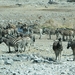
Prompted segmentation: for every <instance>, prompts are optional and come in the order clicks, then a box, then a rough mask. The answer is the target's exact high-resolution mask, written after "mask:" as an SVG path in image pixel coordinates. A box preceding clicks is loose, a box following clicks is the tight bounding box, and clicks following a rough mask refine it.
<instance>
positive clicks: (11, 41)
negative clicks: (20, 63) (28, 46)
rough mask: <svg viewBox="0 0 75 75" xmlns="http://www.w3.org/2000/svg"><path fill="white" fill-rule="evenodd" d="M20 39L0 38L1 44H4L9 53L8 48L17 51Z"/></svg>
mask: <svg viewBox="0 0 75 75" xmlns="http://www.w3.org/2000/svg"><path fill="white" fill-rule="evenodd" d="M20 39H21V38H20V37H19V38H13V37H8V38H7V37H2V38H0V40H1V42H0V43H2V42H4V43H5V44H6V45H7V46H8V48H9V53H10V52H11V49H10V47H14V48H15V51H18V47H19V46H20V44H21V42H20Z"/></svg>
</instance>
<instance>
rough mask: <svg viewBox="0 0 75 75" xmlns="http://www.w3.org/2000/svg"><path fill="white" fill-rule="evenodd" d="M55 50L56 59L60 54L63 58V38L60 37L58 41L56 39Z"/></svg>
mask: <svg viewBox="0 0 75 75" xmlns="http://www.w3.org/2000/svg"><path fill="white" fill-rule="evenodd" d="M53 50H54V52H55V56H56V60H57V57H59V56H60V58H61V51H62V50H63V46H62V41H61V38H59V39H58V40H57V41H54V43H53Z"/></svg>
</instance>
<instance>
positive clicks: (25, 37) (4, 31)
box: [0, 22, 75, 60]
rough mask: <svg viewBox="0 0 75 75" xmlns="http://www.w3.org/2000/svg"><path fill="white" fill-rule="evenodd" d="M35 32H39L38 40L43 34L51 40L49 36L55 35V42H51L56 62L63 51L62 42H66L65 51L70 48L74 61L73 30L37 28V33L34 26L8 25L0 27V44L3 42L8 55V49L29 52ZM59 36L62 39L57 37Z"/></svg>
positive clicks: (74, 42) (74, 43)
mask: <svg viewBox="0 0 75 75" xmlns="http://www.w3.org/2000/svg"><path fill="white" fill-rule="evenodd" d="M37 32H39V39H42V35H43V34H47V35H49V39H52V37H51V35H56V40H55V41H54V42H53V50H54V53H55V55H56V60H57V58H58V57H59V56H61V52H62V50H63V45H62V40H63V41H66V40H68V44H67V49H68V48H69V47H71V48H72V51H73V56H74V58H73V60H75V41H74V40H72V39H73V38H74V36H75V30H73V29H63V28H57V29H49V28H39V30H38V31H37V29H36V28H34V25H33V26H32V27H31V26H27V25H26V24H21V23H20V22H18V26H15V25H12V24H10V23H8V25H7V26H6V27H2V26H1V27H0V43H2V42H4V43H5V44H6V45H7V46H8V48H9V51H8V52H9V53H11V48H10V47H14V49H15V52H17V51H18V52H24V51H25V50H26V48H28V50H30V46H31V45H32V46H34V42H35V35H34V33H37ZM59 34H60V35H61V36H62V37H59ZM65 37H66V39H65Z"/></svg>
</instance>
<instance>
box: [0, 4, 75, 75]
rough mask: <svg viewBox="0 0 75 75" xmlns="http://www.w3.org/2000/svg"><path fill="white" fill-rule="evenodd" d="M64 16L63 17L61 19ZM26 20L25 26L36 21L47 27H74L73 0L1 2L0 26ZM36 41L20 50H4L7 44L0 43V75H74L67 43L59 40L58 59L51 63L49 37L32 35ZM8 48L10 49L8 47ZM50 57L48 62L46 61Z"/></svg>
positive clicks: (51, 55) (52, 53) (70, 51)
mask: <svg viewBox="0 0 75 75" xmlns="http://www.w3.org/2000/svg"><path fill="white" fill-rule="evenodd" d="M64 18H65V20H64ZM18 21H20V22H22V23H26V24H27V25H29V24H30V25H32V24H35V23H36V24H38V25H40V26H50V27H52V28H53V27H56V28H57V27H69V28H74V27H75V3H69V4H67V3H61V4H52V5H49V4H47V5H36V4H35V5H33V4H32V5H22V6H17V5H5V6H4V5H3V6H0V25H3V26H5V25H7V24H8V22H12V23H13V24H15V25H17V22H18ZM35 36H36V42H35V45H34V47H33V46H32V47H31V49H30V51H28V50H26V51H25V52H23V53H6V52H7V51H8V47H7V46H6V45H5V44H4V43H2V44H0V75H74V74H75V62H74V61H73V55H72V50H71V49H67V48H66V47H67V42H63V51H62V56H61V60H60V61H58V62H54V61H53V60H54V59H55V54H54V52H53V50H52V44H53V41H54V40H55V36H52V37H53V38H52V40H48V35H43V36H42V39H39V35H36V34H35ZM12 51H14V49H13V48H12ZM46 58H50V59H51V60H52V61H48V60H46ZM34 60H37V61H38V62H34V63H33V61H34Z"/></svg>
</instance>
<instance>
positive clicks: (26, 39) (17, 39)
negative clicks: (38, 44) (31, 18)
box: [0, 23, 35, 53]
mask: <svg viewBox="0 0 75 75" xmlns="http://www.w3.org/2000/svg"><path fill="white" fill-rule="evenodd" d="M2 42H4V43H5V44H6V45H7V46H8V48H9V53H10V52H11V50H10V47H11V46H12V47H14V49H15V51H21V50H23V51H25V50H26V47H27V48H29V49H30V46H31V44H34V42H35V36H34V35H33V31H32V30H31V29H29V28H28V27H27V26H26V24H24V25H22V26H19V27H17V26H14V25H11V24H9V23H8V25H7V26H6V27H0V43H2Z"/></svg>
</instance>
